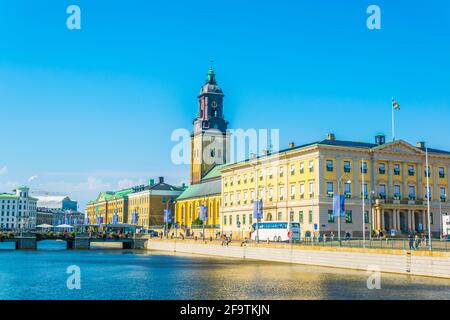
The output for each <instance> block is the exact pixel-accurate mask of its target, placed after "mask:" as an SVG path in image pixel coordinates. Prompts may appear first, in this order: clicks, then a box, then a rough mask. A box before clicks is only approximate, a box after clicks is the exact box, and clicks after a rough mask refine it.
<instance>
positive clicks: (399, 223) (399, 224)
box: [397, 209, 402, 230]
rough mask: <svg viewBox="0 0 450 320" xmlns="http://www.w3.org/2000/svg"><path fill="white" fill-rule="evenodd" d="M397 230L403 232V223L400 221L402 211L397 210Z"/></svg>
mask: <svg viewBox="0 0 450 320" xmlns="http://www.w3.org/2000/svg"><path fill="white" fill-rule="evenodd" d="M397 230H402V221H401V220H400V209H398V210H397Z"/></svg>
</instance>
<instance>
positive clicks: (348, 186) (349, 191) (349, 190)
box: [344, 182, 352, 197]
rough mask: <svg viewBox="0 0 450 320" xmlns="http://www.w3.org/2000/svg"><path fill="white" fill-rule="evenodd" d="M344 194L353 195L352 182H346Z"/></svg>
mask: <svg viewBox="0 0 450 320" xmlns="http://www.w3.org/2000/svg"><path fill="white" fill-rule="evenodd" d="M344 194H345V196H346V197H348V196H351V195H352V184H351V183H348V182H346V183H345V185H344Z"/></svg>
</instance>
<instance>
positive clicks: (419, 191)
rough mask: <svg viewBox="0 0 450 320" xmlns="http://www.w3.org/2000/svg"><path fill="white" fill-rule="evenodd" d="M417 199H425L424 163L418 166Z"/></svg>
mask: <svg viewBox="0 0 450 320" xmlns="http://www.w3.org/2000/svg"><path fill="white" fill-rule="evenodd" d="M417 171H418V174H417V199H424V194H423V191H424V190H423V180H422V177H423V168H422V163H418V164H417Z"/></svg>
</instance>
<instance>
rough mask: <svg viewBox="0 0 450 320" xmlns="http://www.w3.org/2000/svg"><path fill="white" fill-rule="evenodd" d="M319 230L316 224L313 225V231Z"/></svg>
mask: <svg viewBox="0 0 450 320" xmlns="http://www.w3.org/2000/svg"><path fill="white" fill-rule="evenodd" d="M318 229H319V226H318V225H317V223H314V230H316V231H317V230H318Z"/></svg>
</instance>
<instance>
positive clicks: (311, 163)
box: [309, 160, 314, 172]
mask: <svg viewBox="0 0 450 320" xmlns="http://www.w3.org/2000/svg"><path fill="white" fill-rule="evenodd" d="M309 172H314V161H312V160H311V161H309Z"/></svg>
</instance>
